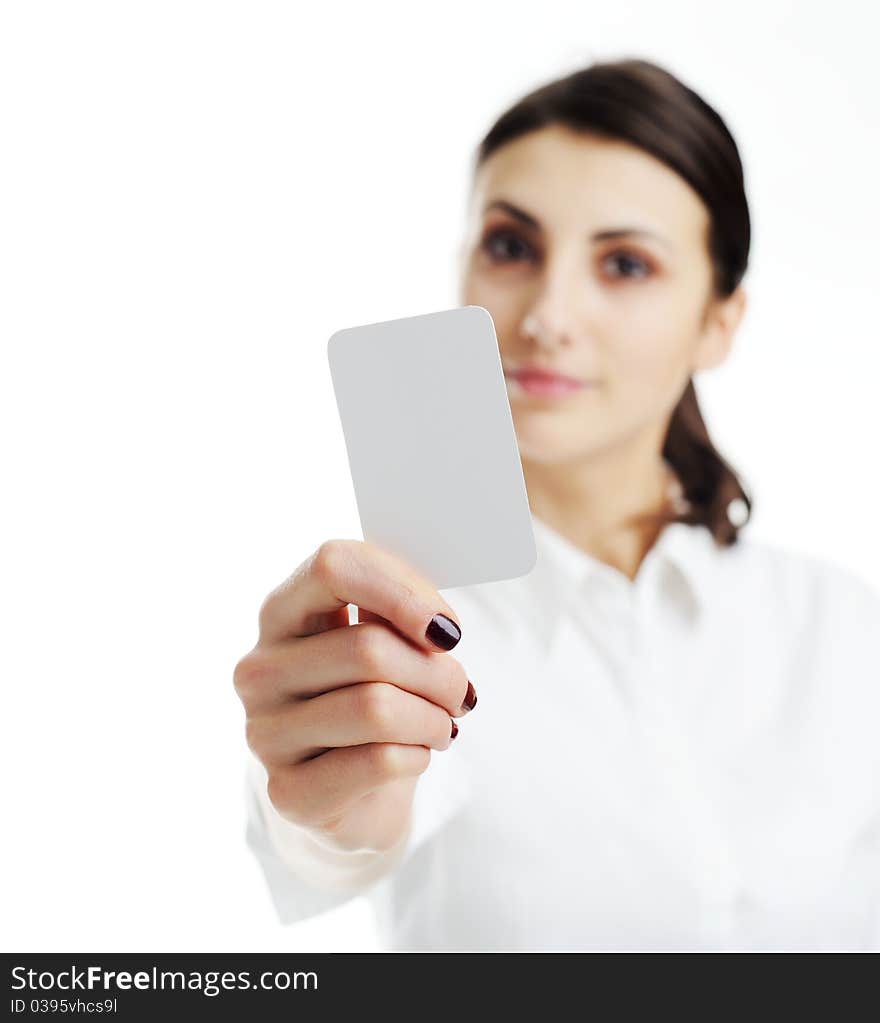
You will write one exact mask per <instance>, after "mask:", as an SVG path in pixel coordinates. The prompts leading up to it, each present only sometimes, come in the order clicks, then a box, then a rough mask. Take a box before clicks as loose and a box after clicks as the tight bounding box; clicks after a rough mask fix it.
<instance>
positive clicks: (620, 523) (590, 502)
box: [522, 446, 669, 580]
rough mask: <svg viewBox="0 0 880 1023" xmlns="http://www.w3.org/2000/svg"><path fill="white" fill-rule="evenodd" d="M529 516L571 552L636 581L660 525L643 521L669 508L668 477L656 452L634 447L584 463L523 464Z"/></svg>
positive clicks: (526, 462)
mask: <svg viewBox="0 0 880 1023" xmlns="http://www.w3.org/2000/svg"><path fill="white" fill-rule="evenodd" d="M522 465H523V476H524V478H525V483H526V490H527V491H528V495H529V505H530V507H531V510H532V512H533V514H534V515H535V516H536V517H537V518H539V519H541V520H542V521H543V522H546V523H547V525H548V526H550V527H551V528H552V529H554V530H556V532H558V533H559V534H560V535H561V536H564V537H565V538H566V539H567V540H569V541H570V542H571V543H573V544H574V545H575V546H576V547H578V548H580V549H581V550H583V551H585V552H586V553H587V554H590V555H591V556H592V557H595V558H597V559H598V560H599V561H603V562H605V563H606V564H608V565H611V566H612V567H614V568H616V569H617V570H618V571H620V572H622V573H623V574H624V575H626V576H627V578H629V579H631V580H632V579H635V577H636V575H637V573H638V570H639V566H640V565H641V563H642V560H643V558H644V557H645V555H646V554H647V553H648V551H649V550H650V549H651V547H652V546H653V545H654V543H655V541H656V540H657V537H658V536H659V535H660V532H661V530H662V524H660V523H658V522H656V521H646V517H648V516H652V515H656V514H657V513H659V512H661V511H662V510H663V509H664V508H665V507H666V506H667V503H668V499H667V486H668V483H669V471H668V468H667V467H666V465H665V463H664V461H663V459H662V457H661V456H660V455H659V454H658V452H657V450H656V448H651V449H649V450H646V449H645V448H644V447H642V448H639V447H637V446H633V448H632V449H630V450H626V451H621V450H620V449H619V448H616V449H614V451H611V452H603V453H599V454H596V455H591V456H590V458H589V460H587V461H584V462H564V463H563V462H558V463H547V462H535V461H531V460H528V459H526V458H523V460H522Z"/></svg>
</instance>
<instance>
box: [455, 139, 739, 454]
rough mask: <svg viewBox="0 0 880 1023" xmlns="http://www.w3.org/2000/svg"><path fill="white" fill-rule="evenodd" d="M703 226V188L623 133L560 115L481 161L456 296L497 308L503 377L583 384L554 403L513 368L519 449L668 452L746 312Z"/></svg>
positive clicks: (513, 405) (539, 451)
mask: <svg viewBox="0 0 880 1023" xmlns="http://www.w3.org/2000/svg"><path fill="white" fill-rule="evenodd" d="M708 231H709V215H708V211H707V209H706V207H705V206H704V205H703V203H702V201H701V200H700V198H699V196H698V195H697V193H696V192H694V191H693V190H692V189H691V187H690V186H689V185H688V184H687V183H686V182H685V181H684V180H683V179H682V178H680V177H679V176H678V175H677V174H676V173H675V172H674V171H672V170H671V169H670V168H668V167H667V166H666V165H665V164H663V163H661V162H660V161H658V160H656V159H654V158H653V157H652V156H650V155H649V154H647V153H645V152H644V151H643V150H640V149H638V148H636V147H634V146H631V145H628V144H627V143H623V142H617V141H609V140H604V139H600V138H598V137H595V136H589V135H584V134H579V133H575V132H573V131H570V130H569V129H566V128H564V127H560V126H555V125H554V126H550V127H547V128H542V129H540V130H538V131H534V132H532V133H530V134H528V135H525V136H521V137H520V138H518V139H515V140H514V141H512V142H510V143H508V144H506V145H504V146H502V147H501V148H500V149H498V150H496V152H495V153H493V154H492V155H491V156H490V157H489V158H488V160H486V161H485V162H484V164H483V165H482V167H481V168H480V169H479V170H478V172H477V175H476V177H475V180H474V187H473V194H472V198H471V207H470V213H469V222H468V231H467V234H466V236H465V240H464V243H463V246H462V249H461V254H460V255H461V283H460V293H461V299H460V301H461V304H462V305H480V306H483V307H485V308H486V309H488V310H489V312H490V313H491V314H492V318H493V320H494V322H495V328H496V333H497V336H498V344H499V349H500V352H501V361H502V364H503V366H504V369H505V373H507V371H508V370H509V369H511V368H513V369H516V368H519V367H523V366H525V365H535V364H537V365H539V366H540V367H541V368H543V369H545V370H547V371H549V372H555V373H561V374H565V375H566V376H570V377H574V378H575V379H576V380H579V381H583V382H584V386H583V387H581V388H580V389H579V390H576V391H573V392H571V393H568V394H565V395H564V396H561V397H550V396H547V395H541V394H535V393H529V392H528V391H527V390H525V389H523V387H521V386H520V385H519V384H518V383H517V382H516V381H515V380H513V379H511V378H510V377H507V385H508V396H509V400H510V407H511V412H512V415H513V418H514V426H515V429H516V433H517V439H518V443H519V447H520V453H521V454H522V456H523V457H524V458H527V459H532V460H537V461H544V462H556V461H559V462H561V461H571V460H572V459H577V458H583V457H585V456H586V457H589V456H591V455H593V454H597V453H600V452H607V451H609V450H611V449H614V448H616V447H618V446H620V445H624V444H628V443H632V442H633V441H634V440H635V441H636V442H637V443H639V442H644V443H649V444H651V445H653V446H654V447H655V448H656V450H658V451H659V450H660V448H661V447H662V441H663V437H664V436H665V433H666V427H667V425H668V422H669V417H670V415H671V413H672V410H673V409H674V407H675V405H676V404H677V402H678V399H679V398H680V396H681V393H682V391H683V389H684V387H685V385H686V384H687V380H688V377H689V376H690V375H691V374H692V373H694V372H695V371H697V370H698V369H705V368H708V367H709V366H712V365H716V364H717V363H718V362H720V361H721V360H722V359H723V358H724V357H725V355H726V354H727V350H728V348H729V344H730V338H731V334H732V331H733V329H734V328H735V326H736V323H737V322H738V319H739V316H740V315H741V312H742V304H743V298H744V296H743V294H742V291H741V289H738V291H737V292H735V293H734V296H732V297H731V299H728V300H726V301H725V302H721V301H720V300H714V301H710V296H711V275H712V267H711V262H710V258H709V249H708ZM527 317H528V318H529V322H528V323H527V324H526V327H527V328H528V327H529V326H531V331H532V333H531V335H529V334H528V333H526V334H523V333H521V332H520V328H521V325H522V324H523V321H524V320H526V318H527Z"/></svg>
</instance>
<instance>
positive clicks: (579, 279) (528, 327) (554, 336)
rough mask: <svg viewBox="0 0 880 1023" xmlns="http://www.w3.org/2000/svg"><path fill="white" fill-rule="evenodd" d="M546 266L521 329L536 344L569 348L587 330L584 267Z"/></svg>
mask: <svg viewBox="0 0 880 1023" xmlns="http://www.w3.org/2000/svg"><path fill="white" fill-rule="evenodd" d="M573 262H574V261H573V260H572V261H569V264H568V265H560V264H559V263H557V264H556V265H554V266H550V265H548V266H547V268H546V269H545V271H544V273H543V274H542V275H541V279H540V281H539V282H538V284H537V291H536V293H535V296H534V299H533V301H532V302H531V303H530V305H529V306H528V308H527V310H526V315H525V317H524V318H523V321H522V326H521V328H520V331H521V333H522V335H523V336H524V337H527V338H530V339H531V340H533V341H534V342H535V343H536V344H537V345H538V346H539V347H542V348H555V347H558V346H563V347H570V346H571V345H573V344H575V343H576V342H577V341H578V340H579V339H580V338H582V337H584V336H585V335H586V333H587V320H588V310H587V308H586V304H587V294H586V292H587V287H588V283H587V281H586V280H585V274H584V271H583V267H582V266H579V267H575V266H574V265H572V264H573Z"/></svg>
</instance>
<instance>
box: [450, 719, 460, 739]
mask: <svg viewBox="0 0 880 1023" xmlns="http://www.w3.org/2000/svg"><path fill="white" fill-rule="evenodd" d="M449 720H450V721H452V718H450V719H449ZM456 735H458V725H457V724H456V723H455V722H454V721H452V732H451V734H450V736H449V738H450V739H454V738H455V737H456Z"/></svg>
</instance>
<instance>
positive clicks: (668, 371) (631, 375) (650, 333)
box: [606, 292, 695, 392]
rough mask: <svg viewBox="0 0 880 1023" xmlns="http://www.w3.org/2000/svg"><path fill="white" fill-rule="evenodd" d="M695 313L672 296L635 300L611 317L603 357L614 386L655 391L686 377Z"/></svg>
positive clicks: (662, 295)
mask: <svg viewBox="0 0 880 1023" xmlns="http://www.w3.org/2000/svg"><path fill="white" fill-rule="evenodd" d="M694 344H695V312H694V310H692V309H691V308H690V307H688V308H683V304H682V302H681V301H680V300H678V301H677V300H676V298H675V296H673V295H669V294H664V293H661V292H658V293H656V294H655V295H644V296H640V298H639V300H638V301H636V300H633V301H630V302H629V303H627V305H626V307H625V308H623V307H622V306H621V307H619V308H617V309H616V310H614V311H613V312H612V315H611V320H610V321H609V332H608V345H607V349H606V350H607V353H608V356H609V358H610V360H611V366H610V369H611V372H612V374H613V376H614V378H615V381H614V382H616V383H620V384H621V385H625V384H630V385H631V386H633V387H636V388H638V389H639V391H640V392H642V391H644V390H646V389H654V390H656V389H657V388H658V386H659V387H660V388H661V389H662V384H663V383H664V382H667V383H668V384H674V383H676V382H677V381H678V380H680V379H681V378H682V377H684V376H687V374H688V373H689V372H690V360H691V357H692V354H693V351H692V349H693V347H694Z"/></svg>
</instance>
